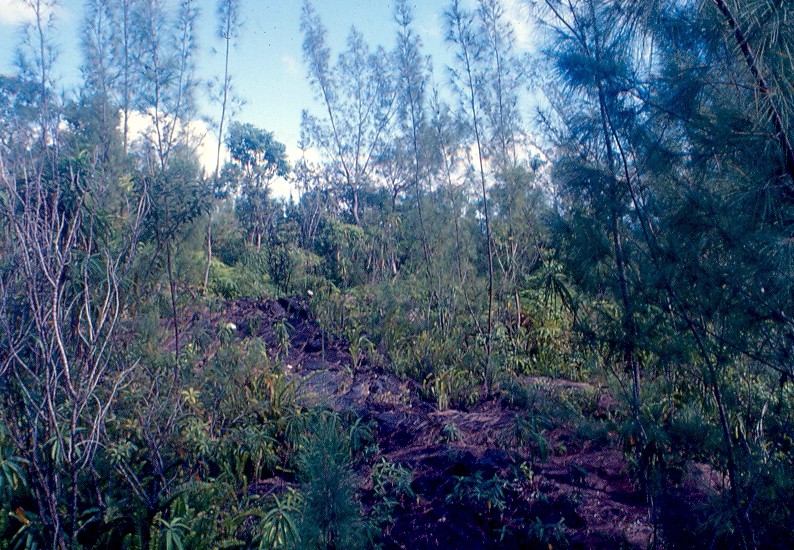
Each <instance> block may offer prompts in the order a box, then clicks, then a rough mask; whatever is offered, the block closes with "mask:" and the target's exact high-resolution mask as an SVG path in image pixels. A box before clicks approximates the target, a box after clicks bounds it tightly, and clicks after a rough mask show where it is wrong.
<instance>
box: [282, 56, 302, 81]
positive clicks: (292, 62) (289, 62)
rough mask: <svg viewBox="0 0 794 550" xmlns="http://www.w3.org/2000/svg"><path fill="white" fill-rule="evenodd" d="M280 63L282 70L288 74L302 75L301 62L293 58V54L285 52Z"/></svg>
mask: <svg viewBox="0 0 794 550" xmlns="http://www.w3.org/2000/svg"><path fill="white" fill-rule="evenodd" d="M281 63H282V64H283V65H284V70H285V71H286V72H287V74H288V75H290V76H296V77H300V76H303V74H302V70H301V64H300V62H299V61H298V60H297V59H295V56H293V55H290V54H288V53H285V54H284V55H282V56H281Z"/></svg>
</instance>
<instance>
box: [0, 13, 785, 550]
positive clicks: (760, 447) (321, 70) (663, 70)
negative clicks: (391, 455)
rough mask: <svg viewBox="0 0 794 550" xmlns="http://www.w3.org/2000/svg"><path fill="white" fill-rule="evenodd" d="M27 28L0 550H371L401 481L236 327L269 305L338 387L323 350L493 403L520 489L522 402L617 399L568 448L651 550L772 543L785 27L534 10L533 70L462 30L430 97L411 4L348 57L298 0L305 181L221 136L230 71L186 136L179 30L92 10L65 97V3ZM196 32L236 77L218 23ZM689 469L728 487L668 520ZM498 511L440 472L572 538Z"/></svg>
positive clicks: (233, 123)
mask: <svg viewBox="0 0 794 550" xmlns="http://www.w3.org/2000/svg"><path fill="white" fill-rule="evenodd" d="M25 3H26V4H27V5H28V7H29V9H30V10H31V14H32V17H33V19H32V23H30V24H29V25H28V26H27V28H26V33H24V35H23V38H22V40H21V43H20V45H19V55H18V59H19V70H18V72H17V73H16V74H13V75H0V212H1V213H2V215H1V216H0V548H34V547H46V548H63V549H66V548H82V547H96V548H112V547H126V548H146V547H149V548H167V549H169V550H170V549H172V548H219V547H257V546H258V547H260V548H292V547H300V548H357V547H369V546H373V545H378V544H380V545H385V546H386V547H389V545H390V544H391V542H390V540H391V539H390V538H389V536H390V535H389V533H390V527H389V526H390V525H393V524H394V522H395V517H396V515H397V514H399V513H400V510H401V509H402V508H405V507H406V506H408V503H409V502H410V501H411V499H418V497H417V496H416V495H415V491H416V490H417V487H416V486H415V484H414V485H412V482H411V476H412V473H411V471H410V469H409V468H407V467H406V466H405V465H404V464H398V463H392V462H388V461H386V460H385V459H383V460H381V459H379V458H378V449H377V437H376V435H375V434H373V431H376V429H377V426H374V425H372V423H371V422H369V420H368V419H366V418H364V415H362V413H361V411H359V412H357V413H354V412H350V411H344V410H340V409H339V408H338V407H332V408H331V409H329V408H328V407H326V406H323V405H322V403H319V402H312V401H311V400H307V399H306V398H305V396H303V394H302V393H301V390H300V388H299V387H298V385H297V384H296V383H295V379H294V377H293V376H292V373H291V371H292V370H293V369H296V370H299V369H300V368H301V366H300V365H293V364H291V363H290V361H291V358H292V357H293V355H291V354H290V353H291V352H290V347H291V345H292V342H293V338H294V337H296V336H295V334H294V333H295V331H296V330H297V329H296V327H295V326H293V324H291V322H290V321H289V319H290V318H288V317H279V318H275V317H274V318H273V319H272V325H268V326H267V327H265V328H266V330H265V329H263V328H262V327H260V326H253V325H254V324H255V323H254V321H251V325H252V326H246V327H243V326H238V324H236V323H234V322H232V318H231V317H230V314H228V312H229V311H231V310H230V308H232V307H234V304H237V303H241V300H242V301H245V300H266V299H270V298H276V297H289V296H302V297H304V298H303V299H301V300H299V301H300V303H303V300H305V302H306V304H308V311H310V315H311V317H312V318H313V319H317V321H318V322H319V324H320V325H319V326H320V327H321V328H322V330H321V331H320V334H321V336H320V337H319V339H320V343H319V344H318V346H319V347H318V348H317V353H321V354H322V357H323V361H325V359H326V355H327V353H329V350H328V349H327V348H326V346H329V345H331V344H332V343H333V345H335V346H337V347H338V346H339V345H340V344H339V343H340V342H342V343H344V346H343V347H344V348H346V349H344V350H343V351H344V353H345V357H347V358H349V369H351V372H354V371H357V370H359V369H361V368H363V367H364V365H367V368H374V369H379V371H380V372H386V373H389V374H390V375H394V376H396V377H399V378H400V379H402V380H407V381H412V383H415V384H414V385H413V386H411V387H414V388H416V391H417V393H418V394H420V395H418V397H419V398H421V399H422V400H424V401H426V402H429V403H430V404H431V405H432V407H433V409H434V410H441V411H443V410H446V409H458V410H478V408H483V407H488V406H490V407H506V408H507V409H509V410H510V411H513V412H512V413H511V414H514V416H515V417H516V418H517V419H520V420H521V422H524V424H521V426H524V428H522V430H523V431H521V434H522V435H521V437H518V436H517V437H516V438H514V439H512V440H510V442H508V443H507V444H506V445H507V446H512V447H515V446H518V447H521V446H522V445H523V446H524V447H525V448H526V449H528V451H527V452H528V453H530V454H532V455H533V456H534V457H535V460H538V461H542V460H543V459H544V458H545V457H547V456H548V454H549V452H550V451H549V448H548V445H547V441H544V433H545V431H546V429H549V430H550V429H553V426H554V415H551V417H549V416H548V415H547V417H545V422H546V424H544V425H545V426H546V428H542V427H541V425H540V423H539V421H538V418H539V417H538V415H537V414H536V413H537V411H538V410H539V409H538V405H537V403H535V404H534V405H533V404H532V402H531V400H530V399H528V397H527V393H526V392H527V390H526V387H525V384H524V383H525V382H526V380H527V379H529V378H533V379H537V378H538V377H539V376H544V377H548V378H549V379H564V380H567V381H571V382H577V383H578V382H586V383H588V384H589V385H592V387H602V386H606V387H608V391H609V393H610V394H611V396H612V398H613V399H614V404H613V406H611V407H609V410H608V412H607V414H605V415H604V416H603V417H602V418H600V419H599V420H598V422H594V420H593V419H592V418H591V417H588V416H587V414H586V409H587V406H586V405H585V404H582V403H578V402H577V403H578V404H576V403H575V404H574V405H572V406H573V408H574V409H575V410H574V413H575V414H573V416H571V414H568V416H566V418H565V420H564V421H565V422H567V423H571V422H573V423H577V422H578V423H579V426H578V430H579V431H578V433H579V434H580V435H581V434H589V435H590V437H591V439H592V442H591V443H592V444H593V445H609V446H612V447H613V448H618V449H621V450H622V452H623V454H624V455H625V459H626V464H627V465H628V468H629V470H628V475H629V476H630V479H631V482H632V484H633V487H634V488H635V489H636V492H637V495H638V498H639V499H640V500H641V501H642V502H643V503H644V505H647V507H648V514H649V518H648V521H649V523H650V524H651V525H652V526H653V536H652V537H651V539H650V544H653V545H656V546H657V547H693V546H701V545H703V544H704V541H709V544H711V546H712V547H719V548H729V547H735V548H759V547H765V548H766V547H774V546H777V547H787V546H788V544H791V541H792V532H793V531H792V529H793V528H794V517H793V516H792V514H793V513H794V510H792V506H794V464H793V463H792V460H793V459H794V456H793V455H792V445H793V444H794V410H792V407H794V400H793V399H794V394H793V392H794V389H793V388H794V386H793V385H792V383H793V382H794V380H792V378H793V377H794V286H793V285H794V233H793V232H792V227H793V226H792V220H793V219H794V217H793V216H794V145H793V144H792V137H791V136H792V115H794V87H793V86H794V59H793V58H792V54H791V52H792V49H794V27H792V24H794V23H793V22H794V6H792V5H791V4H790V3H788V2H781V1H779V0H669V1H667V2H659V1H655V0H572V1H568V0H565V1H563V0H543V1H536V2H527V7H528V13H527V17H528V18H529V21H528V22H531V23H532V24H534V26H535V36H536V41H537V46H538V47H537V49H536V51H537V53H533V54H531V55H529V54H526V53H524V52H523V51H522V50H521V49H520V48H519V47H518V45H517V42H516V39H515V35H514V31H513V28H512V27H511V22H510V20H509V18H508V17H507V16H506V14H505V11H504V9H503V6H502V5H501V2H500V0H477V1H476V2H471V3H466V2H460V1H458V0H452V1H451V2H450V3H449V5H448V6H447V8H446V11H445V12H444V16H443V19H444V22H445V33H446V40H447V42H448V45H449V48H450V49H451V51H453V52H454V63H453V65H452V66H451V67H449V71H445V70H443V69H442V68H434V67H433V66H432V63H431V60H430V59H429V58H428V57H427V56H426V54H425V53H424V52H423V49H422V48H423V46H422V43H421V40H420V39H419V37H418V34H417V31H416V21H414V18H413V15H412V11H411V7H410V3H409V2H407V0H398V1H397V2H395V3H394V4H395V5H394V13H393V20H394V32H395V39H394V41H393V44H394V45H393V47H392V48H391V49H388V50H387V49H385V47H383V46H377V47H371V46H370V45H369V44H367V43H366V42H365V40H364V39H363V37H362V35H361V34H360V33H358V32H356V31H355V30H351V32H350V35H349V38H348V41H347V47H346V49H345V50H344V51H343V52H341V53H339V55H338V56H337V55H336V54H335V53H333V52H331V50H330V47H329V45H328V43H327V41H326V29H325V27H324V26H323V23H322V21H321V20H320V18H319V16H318V14H317V12H316V11H315V10H314V8H313V6H312V5H311V3H309V2H307V3H306V4H305V5H304V6H303V12H302V13H303V15H302V19H301V29H300V30H301V32H302V36H303V50H304V61H305V66H306V70H307V74H308V80H309V82H310V83H311V86H312V87H313V89H314V91H315V92H316V95H317V98H318V101H319V105H320V107H319V108H316V109H311V110H308V111H306V112H305V114H304V117H303V122H302V128H301V129H302V136H303V139H302V144H301V146H302V147H303V149H304V150H305V151H306V152H307V154H306V155H305V156H304V157H303V158H300V159H288V158H287V157H286V152H285V147H284V145H283V144H282V143H280V142H279V141H278V136H274V135H273V134H272V133H270V132H268V131H266V130H265V129H262V128H258V127H255V126H253V125H251V124H247V123H244V122H243V121H238V120H235V117H234V113H235V109H234V105H235V101H236V98H235V97H234V90H233V86H232V82H233V76H234V75H232V74H230V73H229V72H228V70H227V71H226V73H225V74H220V75H218V76H217V78H216V79H215V81H214V84H213V85H212V86H210V88H211V90H212V92H211V94H210V95H211V101H210V104H211V108H207V109H206V110H208V111H209V110H211V111H212V112H206V113H200V112H199V107H198V106H199V104H200V102H199V101H198V99H197V98H198V94H199V92H200V91H201V90H202V89H204V86H203V84H204V83H202V82H200V81H199V80H198V79H197V77H196V71H195V63H196V48H197V44H196V33H195V28H194V26H195V21H196V17H197V6H196V2H195V1H194V0H180V1H179V2H173V4H174V5H173V6H172V5H171V4H172V3H169V2H165V1H161V0H112V1H111V0H88V1H87V2H86V9H85V13H84V17H85V20H84V33H83V44H82V48H83V53H84V61H83V65H82V75H83V79H82V85H81V87H80V88H79V89H77V90H72V91H69V92H68V93H65V94H59V93H56V90H57V89H58V85H57V83H55V82H53V77H52V75H53V65H54V63H55V62H56V59H57V58H56V56H55V51H56V49H57V44H56V42H55V39H56V36H57V28H56V27H54V26H53V20H51V18H50V15H51V14H52V13H53V11H52V6H53V5H54V4H56V3H57V2H56V1H55V0H26V2H25ZM216 15H217V22H218V23H217V24H218V37H217V40H218V45H219V49H220V50H221V51H222V52H224V53H225V55H226V58H227V60H228V58H229V57H230V56H234V55H235V42H236V37H237V36H239V33H241V32H245V28H244V26H243V25H241V21H240V20H239V19H240V17H239V4H238V0H219V2H218V9H217V14H216ZM226 66H227V67H228V66H229V65H228V63H227V64H226ZM436 83H440V84H436ZM528 98H533V99H532V103H534V104H535V105H536V107H535V108H533V109H534V110H532V111H530V110H529V109H528V108H527V105H528V104H529V103H530V102H529V101H528ZM202 115H209V116H212V117H215V126H216V133H217V135H219V136H221V137H220V138H219V139H218V143H217V149H218V151H219V152H220V151H221V149H222V147H221V146H222V145H225V150H227V151H228V162H226V163H222V162H221V157H220V154H219V159H218V164H217V166H216V167H215V169H214V170H204V169H202V168H201V166H200V164H199V161H198V158H197V156H196V152H195V146H196V139H195V136H194V134H193V132H192V130H191V128H193V126H192V122H194V121H196V120H198V119H199V118H200V116H202ZM136 116H137V117H144V118H145V119H146V120H147V121H148V124H149V129H148V131H146V132H143V133H137V132H133V131H132V130H131V126H132V125H131V123H130V121H131V120H132V119H133V118H134V117H136ZM310 152H311V153H312V154H309V153H310ZM311 159H321V160H311ZM277 177H286V178H288V179H289V180H290V181H291V182H292V184H293V185H294V188H295V190H296V192H295V195H294V197H295V198H294V199H290V200H284V199H279V198H274V197H273V196H272V195H271V192H270V190H271V185H272V183H273V180H274V179H275V178H277ZM246 303H247V302H246ZM224 316H225V317H224ZM203 318H204V319H212V320H213V322H212V323H209V322H203V323H202V322H201V319H203ZM224 319H226V321H224ZM256 322H257V323H258V322H260V321H256ZM265 333H266V334H267V335H268V337H267V338H264V337H260V336H258V335H261V334H265ZM336 351H338V349H337V350H336ZM522 384H523V385H522ZM569 405H570V403H569ZM544 410H545V409H544ZM561 410H562V409H560V410H558V411H557V413H555V414H559V415H560V416H559V417H558V420H559V422H563V419H562V412H561ZM570 410H571V408H570V407H568V413H570ZM533 411H534V412H533ZM516 425H517V426H518V425H519V423H518V420H517V421H516ZM456 430H457V428H456V426H455V425H454V424H448V425H446V426H445V427H444V432H443V433H444V437H445V438H446V441H447V442H448V443H450V444H453V443H454V442H455V441H456V439H458V438H459V433H458V432H457V431H456ZM693 464H696V465H698V466H699V467H701V468H708V470H709V471H710V472H713V474H714V475H715V476H716V477H717V478H719V479H721V480H722V482H721V489H720V490H719V491H717V492H715V493H714V494H711V495H710V496H709V498H708V499H700V500H697V501H692V500H687V499H685V498H682V497H681V492H680V491H679V488H680V484H681V480H682V476H683V475H684V473H685V472H686V471H687V468H688V467H690V466H691V465H693ZM518 466H519V465H516V468H518ZM519 469H520V468H518V469H517V470H516V471H518V470H519ZM522 471H524V470H522ZM527 471H528V470H526V471H524V474H522V475H524V477H523V478H521V479H525V480H526V479H529V478H531V476H530V475H529V474H527V473H526V472H527ZM517 475H518V474H517ZM527 476H529V477H527ZM516 479H518V478H516ZM267 480H278V482H279V483H280V484H281V485H279V487H280V488H279V490H273V489H272V488H271V489H268V490H267V491H265V490H263V487H265V486H266V485H267V484H266V483H265V482H266V481H267ZM511 483H514V484H519V483H520V482H519V481H515V480H513V481H511V480H510V479H504V480H501V479H500V478H497V477H493V478H484V477H482V476H480V475H479V474H478V475H473V476H470V477H464V476H461V477H460V478H458V479H457V481H456V482H455V483H454V484H453V485H451V486H450V490H449V492H448V496H447V497H446V502H447V503H448V504H449V505H450V506H455V505H456V503H462V504H461V505H462V506H466V507H470V508H472V509H477V510H481V517H482V518H485V519H483V522H484V524H486V525H489V526H491V527H488V528H489V529H492V531H493V533H497V532H498V533H501V534H500V535H499V536H500V537H502V540H504V541H511V540H523V541H525V544H528V543H527V542H526V541H530V542H531V543H532V544H537V545H538V547H541V548H551V547H564V546H565V545H566V544H567V543H568V540H567V538H566V537H567V535H566V529H565V525H563V524H562V523H556V522H555V521H550V522H545V523H544V521H543V520H542V519H541V517H540V516H538V518H537V522H535V523H533V522H527V523H522V522H518V521H507V520H505V519H504V518H505V516H506V514H505V512H504V510H505V506H508V504H506V502H507V501H508V500H510V498H512V497H510V495H518V494H520V493H519V492H517V490H516V489H515V488H513V489H511V488H510V484H511ZM511 491H513V492H511ZM506 495H507V496H506ZM536 496H537V495H536ZM533 498H534V497H533ZM560 521H562V520H560ZM567 533H568V534H570V532H569V531H568V532H567ZM519 535H520V536H519ZM417 536H418V534H417ZM494 536H497V535H494ZM522 537H523V538H522ZM687 537H689V538H687ZM505 544H507V543H505ZM472 547H476V546H472Z"/></svg>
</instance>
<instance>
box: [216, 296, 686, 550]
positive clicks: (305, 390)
mask: <svg viewBox="0 0 794 550" xmlns="http://www.w3.org/2000/svg"><path fill="white" fill-rule="evenodd" d="M282 319H283V320H286V321H287V322H288V323H289V326H290V327H291V329H290V346H289V353H288V354H287V356H286V357H285V358H284V361H283V362H284V369H285V372H286V373H287V374H288V376H290V377H291V378H292V379H293V380H294V381H295V382H296V385H297V387H298V394H299V398H300V399H301V400H303V401H304V403H305V404H307V405H313V406H322V407H327V408H329V409H332V410H336V411H340V412H343V411H353V412H355V413H356V414H357V415H359V416H360V417H361V418H362V419H363V420H364V421H371V422H373V425H374V426H375V427H376V429H375V435H376V438H377V444H378V451H377V454H376V455H375V456H374V457H373V459H372V460H371V461H369V462H368V463H369V464H374V463H375V462H378V461H380V460H381V459H386V460H387V461H389V462H391V463H395V464H399V465H402V466H404V467H406V468H408V469H410V470H411V471H412V473H413V483H412V486H411V487H412V489H413V491H414V493H415V497H413V498H408V499H402V500H401V501H400V502H399V504H398V506H397V507H396V508H395V510H394V512H393V519H394V520H393V522H392V523H391V524H390V525H388V526H387V527H386V528H385V531H384V547H385V548H410V549H412V550H418V549H421V548H465V549H478V548H543V549H544V550H548V549H549V548H558V547H564V546H566V545H567V546H568V547H572V548H605V549H606V548H609V549H613V548H637V549H640V548H647V547H648V545H649V542H650V541H651V539H652V536H653V529H652V525H651V523H650V521H649V509H648V506H647V505H646V504H645V503H644V500H643V498H642V496H641V495H640V494H639V492H638V490H637V487H636V486H635V485H634V484H633V483H632V481H631V479H630V476H629V474H628V469H627V464H626V460H625V458H624V455H623V453H622V452H621V450H620V449H618V448H615V445H614V444H613V443H608V442H607V443H601V444H595V443H592V442H588V441H581V439H576V438H575V437H573V432H572V428H571V427H569V426H566V425H565V422H562V421H561V422H560V425H559V426H554V427H552V428H550V429H548V430H545V431H543V433H542V437H543V438H544V441H545V444H546V446H547V448H546V452H539V450H538V445H537V442H535V443H533V442H531V441H529V442H528V441H524V440H522V439H521V438H519V437H516V435H515V426H516V422H517V418H518V417H520V416H521V414H522V411H521V410H519V409H517V408H511V407H508V406H507V405H505V403H503V402H502V401H500V400H499V399H492V400H488V401H485V402H483V403H480V404H479V405H477V406H476V407H474V408H473V409H472V410H467V411H462V410H438V409H437V408H436V407H435V406H434V405H433V404H431V403H428V402H427V401H425V400H423V399H422V398H421V394H422V392H421V387H420V386H419V385H418V384H416V383H415V382H413V381H411V380H404V379H401V378H399V377H397V376H395V375H393V374H390V373H389V372H386V371H385V370H384V369H380V368H375V367H373V366H372V365H370V364H369V362H368V361H367V360H366V358H365V359H364V360H363V361H362V362H361V364H360V365H359V366H358V368H353V361H352V358H351V355H350V353H349V343H348V342H346V341H345V340H343V339H339V338H335V337H333V336H332V335H330V334H328V333H326V332H325V331H323V330H322V329H321V327H320V325H319V324H318V323H317V321H316V320H314V319H313V318H312V317H311V315H310V314H309V310H308V308H307V306H306V304H305V303H304V302H303V301H301V300H300V299H281V300H278V301H263V302H256V301H253V300H240V301H236V302H232V303H229V304H228V305H227V307H226V308H225V309H224V310H223V311H222V312H219V313H215V314H212V315H210V316H209V317H208V318H207V317H205V318H204V319H203V320H202V322H204V323H210V324H211V325H214V326H215V327H220V326H221V324H222V323H228V322H232V323H234V324H235V325H236V326H237V327H238V335H239V336H240V337H246V336H258V337H260V338H262V339H263V340H264V341H265V342H266V343H267V345H268V346H269V347H270V348H272V350H273V351H274V353H275V350H276V349H277V347H278V345H279V343H278V342H277V338H276V335H275V332H274V329H273V327H274V324H275V323H277V322H279V321H280V320H282ZM522 383H524V384H528V385H531V386H533V387H534V389H535V391H536V393H537V394H538V395H540V398H541V399H542V398H544V395H545V393H544V392H547V393H548V396H551V395H552V393H553V392H555V391H558V390H564V391H568V392H577V391H582V392H589V393H590V394H597V396H596V397H597V399H595V402H596V404H597V405H596V412H595V413H594V415H597V414H598V411H600V412H601V413H603V412H604V410H605V409H608V408H611V407H614V401H613V400H612V399H611V397H610V396H609V395H608V394H607V393H606V390H605V389H603V388H594V387H593V386H590V385H588V384H582V383H574V382H568V381H560V380H552V379H548V378H532V379H524V380H523V381H522ZM369 468H370V467H369V466H366V465H365V466H361V467H360V471H359V472H358V475H359V478H360V480H361V484H362V502H363V503H364V505H371V504H372V503H373V494H372V483H371V481H370V480H369V473H370V470H369ZM693 475H695V474H693ZM281 483H282V482H281V481H279V480H261V481H260V482H259V484H260V485H261V486H262V487H263V490H267V491H272V490H274V489H276V488H277V486H279V485H280V484H281ZM478 483H479V484H480V485H481V486H482V487H480V486H478V485H477V484H478ZM497 485H498V486H500V487H501V492H499V491H498V489H497V492H496V493H494V494H495V495H496V498H491V499H488V498H487V495H488V493H487V490H486V491H485V494H486V496H482V495H481V494H480V493H479V492H478V491H480V489H481V488H484V489H489V488H490V489H493V488H494V487H496V486H497Z"/></svg>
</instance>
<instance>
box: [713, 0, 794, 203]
mask: <svg viewBox="0 0 794 550" xmlns="http://www.w3.org/2000/svg"><path fill="white" fill-rule="evenodd" d="M711 1H712V2H713V3H714V5H715V6H716V7H717V9H718V10H719V11H720V13H721V14H722V16H723V17H724V18H725V21H726V22H727V23H728V26H729V27H730V29H731V31H732V32H733V36H734V39H735V40H736V45H737V46H738V48H739V50H740V51H741V52H742V56H743V57H744V61H745V63H746V64H747V68H748V69H749V70H750V73H751V74H752V75H753V79H754V80H755V83H756V89H757V91H758V95H759V96H760V97H761V99H763V100H764V101H766V102H767V104H768V109H767V111H768V115H769V119H770V120H771V121H772V125H773V126H774V128H775V139H777V141H778V143H779V144H780V149H781V152H782V153H783V158H784V166H785V170H786V174H787V175H788V177H789V180H790V182H789V185H788V193H787V195H788V196H789V198H790V199H794V146H792V143H791V139H790V138H789V135H788V132H787V131H786V125H785V123H784V122H783V115H782V114H781V112H780V109H779V107H778V105H777V103H775V99H774V97H773V95H772V93H771V89H770V87H769V82H768V81H767V79H766V77H765V76H764V73H763V72H762V70H761V66H760V64H759V63H758V59H757V58H756V55H755V52H753V49H752V47H751V46H750V42H749V37H748V36H747V35H746V34H745V32H744V31H743V30H742V28H741V26H740V25H739V21H738V20H737V19H736V16H735V15H734V13H733V11H732V10H731V8H730V6H729V5H728V3H727V2H726V1H725V0H711Z"/></svg>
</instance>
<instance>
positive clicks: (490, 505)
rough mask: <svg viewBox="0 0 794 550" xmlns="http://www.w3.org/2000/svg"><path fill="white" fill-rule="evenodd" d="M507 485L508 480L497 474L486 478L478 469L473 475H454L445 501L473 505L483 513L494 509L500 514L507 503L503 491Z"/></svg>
mask: <svg viewBox="0 0 794 550" xmlns="http://www.w3.org/2000/svg"><path fill="white" fill-rule="evenodd" d="M508 487H509V484H508V482H507V481H506V480H504V479H502V478H500V477H499V476H498V475H494V476H493V477H492V478H490V479H487V478H486V477H485V475H484V474H483V473H482V472H481V471H479V470H478V471H477V472H475V473H474V475H473V476H455V486H454V487H453V489H452V491H451V492H450V493H449V494H448V495H447V502H458V503H460V504H463V505H464V506H467V505H471V506H474V507H475V509H477V510H478V511H479V513H481V514H483V515H486V514H491V513H492V512H493V511H494V510H495V511H497V512H499V514H501V513H503V512H504V511H505V506H506V505H507V500H506V495H505V491H506V490H507V489H508Z"/></svg>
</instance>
